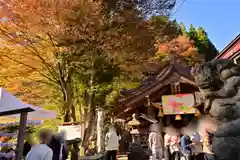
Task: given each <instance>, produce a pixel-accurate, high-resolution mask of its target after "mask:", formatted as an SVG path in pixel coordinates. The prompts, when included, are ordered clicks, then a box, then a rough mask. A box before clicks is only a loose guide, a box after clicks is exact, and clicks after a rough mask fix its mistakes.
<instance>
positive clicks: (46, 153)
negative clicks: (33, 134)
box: [23, 130, 68, 160]
mask: <svg viewBox="0 0 240 160" xmlns="http://www.w3.org/2000/svg"><path fill="white" fill-rule="evenodd" d="M38 138H39V144H35V145H33V143H32V142H31V139H29V138H28V139H26V141H25V143H24V151H23V156H24V158H25V160H66V159H67V157H68V151H67V146H66V141H65V140H64V135H63V133H59V134H58V135H53V134H52V133H51V132H50V131H49V130H42V131H40V133H39V136H38Z"/></svg>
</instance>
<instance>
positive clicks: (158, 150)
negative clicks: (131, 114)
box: [148, 124, 163, 160]
mask: <svg viewBox="0 0 240 160" xmlns="http://www.w3.org/2000/svg"><path fill="white" fill-rule="evenodd" d="M159 127H160V126H159V125H158V124H152V125H151V126H150V134H149V138H148V143H149V147H150V149H151V151H152V160H161V159H162V157H163V137H162V134H161V131H160V128H159Z"/></svg>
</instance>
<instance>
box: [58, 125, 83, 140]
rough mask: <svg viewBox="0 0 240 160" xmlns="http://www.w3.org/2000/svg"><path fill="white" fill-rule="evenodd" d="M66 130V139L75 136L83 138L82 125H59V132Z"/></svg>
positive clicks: (71, 138)
mask: <svg viewBox="0 0 240 160" xmlns="http://www.w3.org/2000/svg"><path fill="white" fill-rule="evenodd" d="M60 132H64V133H65V138H66V140H73V139H75V138H81V139H82V138H83V133H84V128H83V127H82V125H66V126H59V127H58V133H60Z"/></svg>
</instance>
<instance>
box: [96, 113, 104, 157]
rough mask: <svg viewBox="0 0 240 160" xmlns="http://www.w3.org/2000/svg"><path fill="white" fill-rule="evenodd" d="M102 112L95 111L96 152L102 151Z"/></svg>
mask: <svg viewBox="0 0 240 160" xmlns="http://www.w3.org/2000/svg"><path fill="white" fill-rule="evenodd" d="M103 130H104V112H103V110H102V109H98V110H97V151H98V153H99V152H103V151H104V137H105V136H104V135H103V134H104V133H103Z"/></svg>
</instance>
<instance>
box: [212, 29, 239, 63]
mask: <svg viewBox="0 0 240 160" xmlns="http://www.w3.org/2000/svg"><path fill="white" fill-rule="evenodd" d="M238 41H240V34H238V35H237V37H236V38H234V40H232V41H231V42H230V43H229V44H228V45H227V46H226V47H225V48H224V49H223V50H222V51H221V52H220V53H219V54H218V55H217V56H216V57H215V59H219V58H220V57H222V56H223V55H225V54H226V51H227V50H229V49H230V48H231V47H232V46H233V45H234V44H236V43H237V42H238Z"/></svg>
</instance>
